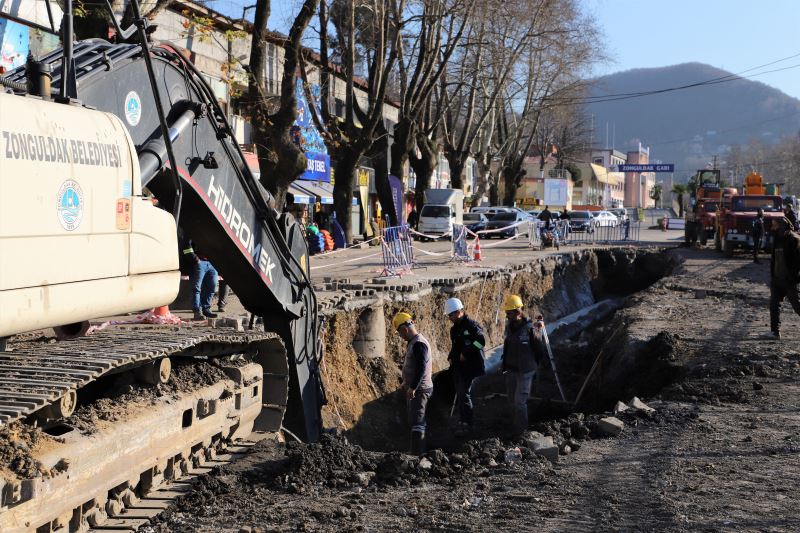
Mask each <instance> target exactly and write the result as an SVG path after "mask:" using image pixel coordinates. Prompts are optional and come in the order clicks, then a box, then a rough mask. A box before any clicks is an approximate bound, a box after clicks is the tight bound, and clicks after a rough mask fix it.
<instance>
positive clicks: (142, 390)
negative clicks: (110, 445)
mask: <svg viewBox="0 0 800 533" xmlns="http://www.w3.org/2000/svg"><path fill="white" fill-rule="evenodd" d="M172 363H173V366H172V375H171V377H170V379H169V381H167V383H164V384H158V385H144V384H141V383H137V382H136V379H135V377H134V375H133V373H131V372H126V373H123V374H119V375H118V376H110V377H109V378H105V379H104V380H101V382H99V383H98V384H97V385H95V386H94V387H92V388H91V389H90V390H88V391H86V396H87V398H85V399H84V400H82V402H83V403H79V405H78V406H77V408H76V409H75V412H74V413H73V414H72V416H70V417H68V418H65V419H64V420H63V421H62V422H63V423H65V424H67V425H69V426H72V427H74V428H75V429H77V430H79V431H81V432H82V433H84V434H92V433H94V432H95V431H96V430H97V426H98V424H101V423H107V422H117V421H120V420H124V419H125V417H126V416H128V414H129V413H130V411H131V410H134V409H141V408H142V407H146V406H147V405H155V404H156V403H157V402H159V401H162V400H164V399H169V398H173V397H176V395H177V394H179V393H184V392H190V391H193V390H197V389H200V388H202V387H205V386H208V385H213V384H215V383H218V382H219V381H221V380H224V379H227V376H226V374H225V372H224V371H223V370H222V368H221V367H220V366H219V364H218V363H216V362H206V361H193V360H186V361H180V360H173V362H172Z"/></svg>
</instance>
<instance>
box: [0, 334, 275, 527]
mask: <svg viewBox="0 0 800 533" xmlns="http://www.w3.org/2000/svg"><path fill="white" fill-rule="evenodd" d="M237 355H240V356H242V357H233V358H231V357H228V356H237ZM179 357H182V358H187V359H192V358H194V359H197V360H198V361H202V360H208V359H217V362H216V363H214V365H215V366H217V367H218V368H220V369H222V371H223V372H224V375H225V376H226V377H224V378H219V379H218V380H217V381H214V382H212V383H211V384H207V385H202V386H201V385H199V384H198V385H197V386H196V388H191V389H188V390H187V389H183V388H182V389H180V390H179V391H176V392H173V393H170V394H167V395H164V396H160V397H157V398H156V399H151V400H147V401H144V402H139V403H134V404H128V403H125V404H124V405H120V414H119V416H115V417H113V418H112V419H109V420H105V421H103V422H98V423H96V424H95V426H94V428H93V429H92V430H90V431H88V432H87V431H83V430H79V429H77V428H76V427H73V426H70V424H69V420H70V419H68V418H58V417H54V416H52V413H53V411H48V409H52V406H53V405H54V404H57V403H58V402H59V401H61V400H63V399H64V398H66V397H69V395H70V394H71V393H74V392H75V391H77V399H78V400H79V401H80V399H81V397H82V396H81V389H84V388H85V387H86V386H87V385H89V384H91V383H92V382H95V381H97V380H99V379H101V378H103V377H105V376H108V375H110V374H114V373H122V372H128V371H133V372H138V371H139V370H140V369H142V368H146V367H147V366H148V365H157V364H158V363H159V362H163V361H165V360H166V358H172V359H173V360H174V359H176V358H179ZM288 372H289V368H288V363H287V358H286V350H285V348H284V345H283V342H282V341H281V339H280V337H279V336H278V335H277V334H275V333H271V332H261V331H244V332H242V331H235V330H233V329H212V328H207V327H185V326H136V327H115V328H114V329H110V330H102V331H100V332H98V333H97V334H95V335H93V336H91V337H85V338H81V339H76V340H72V341H62V342H59V343H55V344H47V343H41V344H34V345H33V346H32V347H21V348H20V349H19V350H17V351H14V352H5V353H0V376H1V377H0V398H2V407H0V409H2V413H3V415H4V418H3V423H4V424H8V425H9V430H10V431H11V432H12V433H13V432H14V431H15V427H16V426H17V425H18V424H25V423H28V424H30V423H33V422H34V421H35V422H36V423H38V421H40V420H43V421H44V425H43V426H42V429H40V430H36V431H43V432H45V433H48V434H49V435H52V436H55V437H54V438H51V439H50V440H49V441H48V442H49V444H48V445H47V446H45V447H44V448H31V449H30V458H31V460H33V461H35V462H36V464H38V465H40V467H41V468H40V472H44V473H43V474H36V475H33V476H32V477H29V476H31V474H28V475H27V476H22V477H20V475H19V474H16V475H13V474H12V475H9V473H8V472H6V473H5V474H3V472H2V471H0V531H4V532H5V531H8V532H26V531H37V532H55V531H59V532H82V531H88V530H90V529H97V530H101V531H102V530H106V529H108V528H111V529H116V530H120V529H122V530H124V529H126V528H130V529H135V527H134V524H135V525H139V524H140V523H141V522H142V519H144V518H149V517H151V516H153V514H154V513H156V512H157V511H156V509H157V508H163V505H166V503H167V501H168V500H170V498H171V496H174V494H173V493H175V491H176V490H178V491H179V490H180V489H181V487H183V488H185V487H186V486H187V483H188V481H187V480H191V479H192V477H191V476H192V475H196V474H199V473H204V472H205V471H207V470H208V467H210V466H213V465H215V464H219V463H220V461H221V460H224V459H223V458H225V457H227V455H230V453H231V452H233V451H235V450H238V449H239V448H241V444H240V442H241V439H243V438H248V437H252V436H253V435H256V434H258V435H269V434H275V433H276V432H278V431H279V430H280V428H281V425H282V419H283V414H284V412H285V409H286V403H287V399H288V386H289V385H288V382H289V377H288ZM87 391H88V389H87ZM90 397H91V395H90V394H87V398H90ZM87 398H84V400H83V401H87ZM71 401H72V403H75V399H74V398H73V400H71ZM43 411H44V412H45V413H49V414H48V416H40V415H41V412H43ZM56 412H57V411H56ZM254 431H255V432H256V433H254ZM187 476H189V477H187ZM143 513H144V514H143Z"/></svg>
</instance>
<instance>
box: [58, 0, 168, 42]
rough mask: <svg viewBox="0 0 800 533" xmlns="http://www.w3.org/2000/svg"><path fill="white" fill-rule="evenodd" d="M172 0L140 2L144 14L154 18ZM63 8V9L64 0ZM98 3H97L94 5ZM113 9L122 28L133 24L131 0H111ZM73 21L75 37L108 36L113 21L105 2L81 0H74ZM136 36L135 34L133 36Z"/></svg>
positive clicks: (144, 0)
mask: <svg viewBox="0 0 800 533" xmlns="http://www.w3.org/2000/svg"><path fill="white" fill-rule="evenodd" d="M171 3H172V0H142V1H140V2H139V7H140V12H141V14H142V16H144V17H148V18H150V19H154V18H155V17H156V15H158V14H159V13H160V12H161V11H163V10H165V9H166V8H167V7H169V5H170V4H171ZM61 4H62V9H63V2H62V3H61ZM94 4H96V5H94ZM111 9H112V10H113V11H114V14H115V16H117V17H121V24H120V26H121V27H122V28H127V27H129V26H131V24H133V6H132V4H131V1H130V0H111ZM72 11H73V15H74V16H75V20H74V22H73V25H74V30H75V37H76V38H78V39H91V38H101V39H106V38H107V37H108V27H109V24H110V22H111V20H110V18H109V14H108V11H107V10H106V8H105V2H98V1H97V0H95V1H94V2H91V3H90V2H89V1H79V0H76V1H74V2H73V10H72ZM133 38H134V39H135V38H136V37H135V36H134V37H133Z"/></svg>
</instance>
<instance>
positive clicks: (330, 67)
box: [303, 0, 405, 242]
mask: <svg viewBox="0 0 800 533" xmlns="http://www.w3.org/2000/svg"><path fill="white" fill-rule="evenodd" d="M332 5H333V7H334V8H335V9H334V11H333V14H334V15H335V18H332V17H331V15H330V14H329V9H328V7H329V6H328V3H327V0H323V1H322V2H321V3H320V4H319V30H320V34H319V42H320V54H319V55H320V60H319V69H320V82H321V83H320V85H321V106H320V109H319V112H318V110H317V109H316V106H313V105H312V106H310V107H311V110H312V117H313V119H314V122H315V124H316V125H317V128H318V129H319V130H320V132H321V133H322V136H323V138H324V139H325V143H326V145H327V147H328V152H329V153H330V154H331V156H332V159H335V160H336V167H335V169H334V170H335V175H336V183H335V184H334V188H333V203H334V210H335V212H336V217H337V220H338V221H339V224H341V226H342V229H343V230H344V232H345V236H346V239H347V242H351V241H352V235H353V232H352V224H351V216H350V215H351V212H352V199H353V177H354V175H355V170H356V167H357V166H358V165H359V163H360V160H361V158H362V156H364V155H365V154H366V153H367V152H368V151H369V150H370V148H371V147H372V146H373V144H374V143H375V141H376V140H377V139H378V137H379V136H380V135H383V134H384V133H383V132H384V131H385V129H384V128H383V105H384V102H385V100H386V91H387V85H388V82H389V79H390V74H391V73H392V70H393V69H394V67H395V65H396V62H397V55H398V48H399V40H400V34H401V31H402V25H403V21H402V13H403V12H404V9H405V0H333V4H332ZM331 25H332V26H333V27H334V31H335V33H334V35H333V37H330V38H329V31H328V30H329V26H331ZM331 47H332V48H331ZM331 54H333V55H334V56H336V57H337V58H339V59H340V60H341V65H334V64H333V63H332V62H331V61H330V60H329V58H330V56H331ZM359 59H360V61H359ZM359 66H363V68H364V70H365V71H366V79H362V78H361V77H360V76H359V69H358V67H359ZM336 76H339V77H342V78H344V89H343V91H342V92H344V112H343V116H341V117H339V116H337V115H336V114H335V113H332V112H331V100H330V99H331V88H332V87H333V85H332V80H333V79H334V78H335V77H336ZM303 81H304V84H305V86H306V88H307V87H308V83H307V82H308V78H307V74H306V72H305V69H303ZM357 90H358V91H363V92H364V93H366V98H360V96H361V93H360V92H357ZM384 185H388V183H386V184H384V183H380V182H379V181H378V180H376V186H377V187H382V186H384ZM382 195H384V196H386V195H387V194H386V191H385V190H384V191H383V192H382Z"/></svg>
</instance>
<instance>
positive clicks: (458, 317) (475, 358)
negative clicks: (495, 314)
mask: <svg viewBox="0 0 800 533" xmlns="http://www.w3.org/2000/svg"><path fill="white" fill-rule="evenodd" d="M444 314H445V315H447V318H448V319H449V320H450V322H452V323H453V326H452V327H451V328H450V343H451V344H450V346H451V347H450V353H449V354H448V356H447V359H448V360H449V361H450V371H451V372H452V375H453V383H454V384H455V387H456V403H455V407H456V408H457V409H458V416H459V424H458V427H457V428H456V434H457V435H459V436H460V435H463V434H465V433H467V432H468V431H469V430H470V429H472V423H473V410H472V382H473V381H474V380H475V378H477V377H478V376H482V375H484V374H485V373H486V368H485V364H484V356H483V348H484V346H486V338H485V337H484V335H483V328H481V326H480V324H478V323H477V322H475V321H474V320H473V319H471V318H470V317H468V316H467V314H466V312H465V311H464V304H463V303H462V302H461V300H459V299H458V298H450V299H449V300H447V301H446V302H445V304H444Z"/></svg>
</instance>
